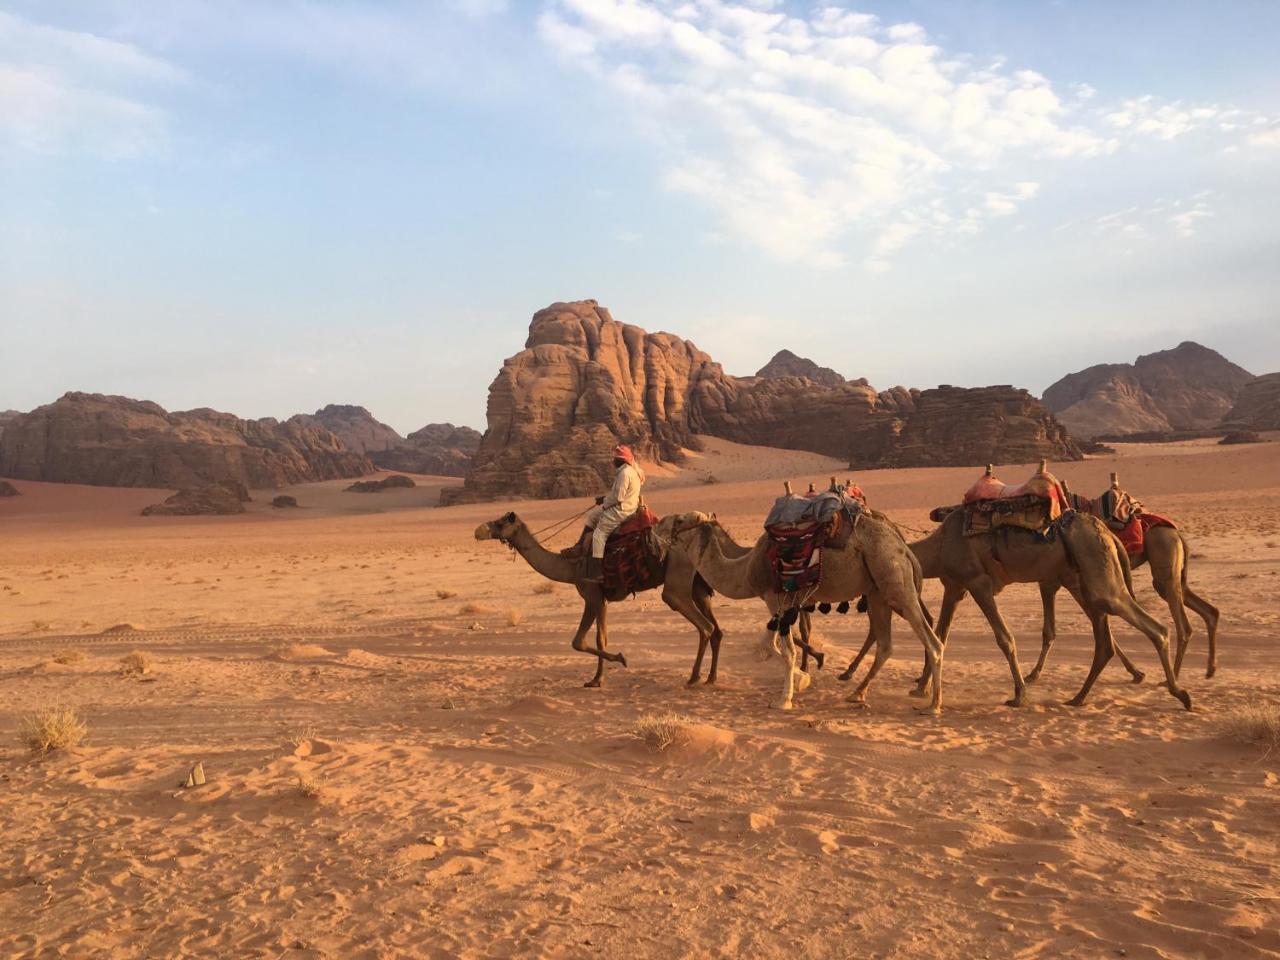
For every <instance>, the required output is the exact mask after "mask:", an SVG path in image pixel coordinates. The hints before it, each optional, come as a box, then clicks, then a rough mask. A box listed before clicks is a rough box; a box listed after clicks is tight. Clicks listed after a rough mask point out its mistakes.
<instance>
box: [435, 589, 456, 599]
mask: <svg viewBox="0 0 1280 960" xmlns="http://www.w3.org/2000/svg"><path fill="white" fill-rule="evenodd" d="M457 595H458V591H457V590H445V589H440V590H437V591H436V596H437V597H438V598H439V599H441V600H450V599H452V598H453V597H456V596H457Z"/></svg>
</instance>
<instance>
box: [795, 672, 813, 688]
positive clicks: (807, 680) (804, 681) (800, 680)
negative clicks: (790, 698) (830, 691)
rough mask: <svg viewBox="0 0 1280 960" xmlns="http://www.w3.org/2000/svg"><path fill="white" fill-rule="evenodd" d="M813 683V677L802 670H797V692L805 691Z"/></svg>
mask: <svg viewBox="0 0 1280 960" xmlns="http://www.w3.org/2000/svg"><path fill="white" fill-rule="evenodd" d="M812 684H813V677H811V676H809V675H808V674H807V673H804V672H802V671H797V672H796V692H797V693H803V692H804V691H805V690H808V689H809V687H810V686H811V685H812Z"/></svg>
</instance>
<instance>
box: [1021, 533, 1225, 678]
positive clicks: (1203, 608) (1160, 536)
mask: <svg viewBox="0 0 1280 960" xmlns="http://www.w3.org/2000/svg"><path fill="white" fill-rule="evenodd" d="M1189 556H1190V550H1189V549H1188V547H1187V541H1186V540H1185V539H1184V538H1183V536H1182V534H1181V533H1180V532H1179V531H1178V530H1177V529H1175V528H1174V527H1163V526H1161V527H1151V528H1150V529H1148V530H1147V532H1146V536H1145V538H1144V541H1143V549H1142V552H1141V553H1138V554H1135V555H1133V556H1131V557H1129V563H1130V566H1132V567H1140V566H1142V565H1143V564H1144V563H1149V564H1150V565H1151V585H1152V586H1153V587H1155V589H1156V593H1158V594H1159V595H1160V597H1161V598H1162V599H1163V600H1164V601H1165V602H1166V603H1167V604H1168V605H1169V613H1170V614H1171V615H1172V617H1173V626H1174V632H1175V634H1176V635H1177V651H1176V653H1175V654H1174V658H1173V672H1174V675H1175V676H1178V675H1180V674H1181V673H1182V658H1183V657H1184V656H1185V655H1186V652H1187V646H1188V645H1189V644H1190V642H1191V621H1190V620H1188V619H1187V612H1186V609H1185V607H1190V608H1191V609H1192V610H1194V611H1195V612H1196V613H1197V614H1199V615H1200V618H1201V619H1202V620H1204V623H1205V627H1206V628H1207V629H1208V635H1209V660H1208V664H1207V666H1206V667H1205V674H1204V675H1205V677H1206V679H1207V678H1211V677H1212V676H1213V675H1214V673H1216V672H1217V669H1218V618H1219V616H1220V613H1219V611H1218V608H1217V607H1215V606H1214V605H1213V604H1212V603H1210V602H1209V601H1208V600H1205V599H1204V598H1203V597H1201V596H1200V595H1199V594H1197V593H1196V592H1195V591H1194V590H1192V589H1191V587H1190V586H1189V585H1188V583H1187V561H1188V557H1189ZM1060 586H1062V585H1061V584H1056V583H1042V584H1041V585H1040V599H1041V602H1042V603H1043V604H1044V627H1043V630H1042V649H1041V653H1040V663H1041V665H1043V663H1044V658H1045V657H1047V656H1048V655H1049V648H1050V647H1051V646H1053V640H1054V637H1055V636H1056V634H1057V622H1056V617H1055V616H1054V598H1055V597H1056V596H1057V593H1058V588H1059V587H1060ZM1116 653H1117V654H1118V655H1119V656H1120V657H1121V658H1122V659H1123V660H1124V661H1125V666H1126V667H1128V668H1129V672H1130V673H1131V674H1133V675H1134V677H1135V680H1140V679H1141V678H1142V674H1141V673H1140V672H1139V671H1137V670H1136V669H1135V668H1134V667H1133V665H1132V664H1130V663H1129V662H1128V660H1127V658H1125V657H1124V654H1123V653H1122V652H1121V650H1120V647H1119V645H1117V646H1116ZM1036 672H1037V674H1038V673H1039V668H1038V667H1037V671H1036ZM1027 679H1028V680H1031V679H1032V678H1031V677H1028V678H1027Z"/></svg>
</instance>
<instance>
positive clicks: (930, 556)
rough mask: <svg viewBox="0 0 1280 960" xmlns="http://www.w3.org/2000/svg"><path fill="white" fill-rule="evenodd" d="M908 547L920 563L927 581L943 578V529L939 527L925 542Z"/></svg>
mask: <svg viewBox="0 0 1280 960" xmlns="http://www.w3.org/2000/svg"><path fill="white" fill-rule="evenodd" d="M908 546H910V547H911V552H912V553H914V554H915V555H916V559H917V560H919V561H920V574H921V576H923V577H924V578H925V579H926V580H932V579H936V578H937V577H940V576H942V527H938V529H936V530H934V531H933V533H931V534H929V535H928V536H927V537H925V538H924V539H923V540H916V541H913V542H912V543H910V544H908Z"/></svg>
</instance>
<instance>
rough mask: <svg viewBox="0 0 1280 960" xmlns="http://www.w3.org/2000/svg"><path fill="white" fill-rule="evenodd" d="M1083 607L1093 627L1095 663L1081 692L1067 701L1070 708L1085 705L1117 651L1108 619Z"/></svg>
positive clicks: (1090, 667)
mask: <svg viewBox="0 0 1280 960" xmlns="http://www.w3.org/2000/svg"><path fill="white" fill-rule="evenodd" d="M1072 593H1073V594H1074V593H1075V591H1074V590H1073V591H1072ZM1077 599H1080V598H1077ZM1081 607H1082V608H1083V609H1084V612H1085V614H1086V615H1088V617H1089V623H1090V625H1091V626H1092V627H1093V663H1092V664H1090V665H1089V676H1088V677H1086V678H1085V681H1084V686H1083V687H1081V688H1080V692H1079V693H1077V694H1076V695H1075V696H1074V697H1072V698H1071V699H1070V700H1068V701H1067V706H1069V707H1080V706H1083V705H1084V701H1085V697H1087V696H1088V695H1089V691H1090V690H1091V689H1092V688H1093V684H1094V681H1096V680H1097V679H1098V674H1100V673H1102V668H1103V667H1105V666H1106V665H1107V662H1108V661H1109V660H1110V659H1111V655H1112V653H1114V651H1115V641H1114V639H1113V638H1112V636H1111V624H1110V623H1108V622H1107V618H1106V617H1105V616H1102V615H1099V614H1096V613H1094V612H1092V611H1091V610H1089V609H1088V608H1087V607H1085V606H1084V604H1083V603H1081Z"/></svg>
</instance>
